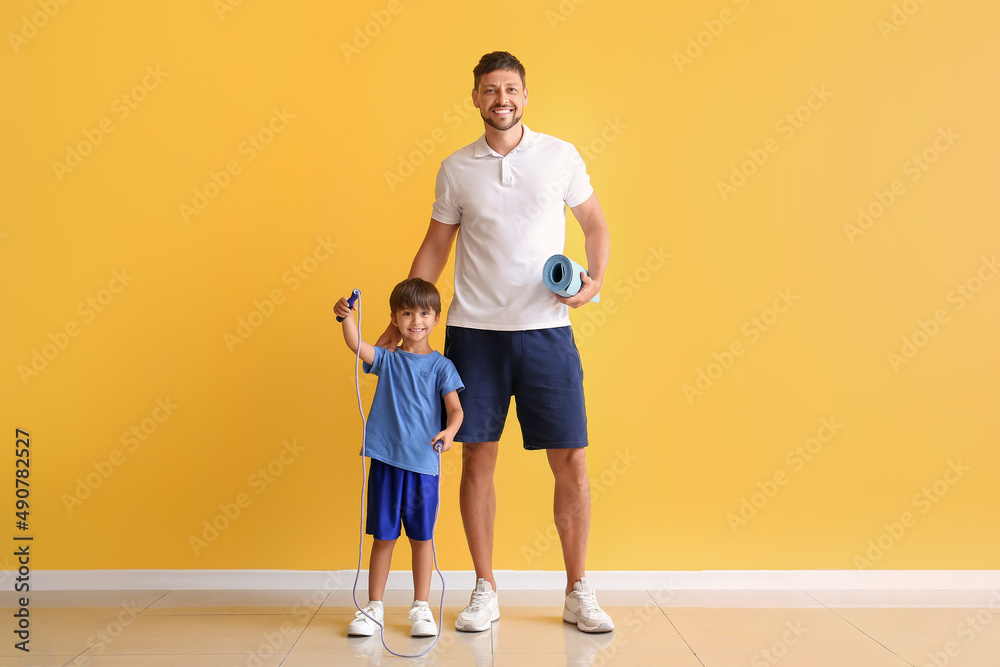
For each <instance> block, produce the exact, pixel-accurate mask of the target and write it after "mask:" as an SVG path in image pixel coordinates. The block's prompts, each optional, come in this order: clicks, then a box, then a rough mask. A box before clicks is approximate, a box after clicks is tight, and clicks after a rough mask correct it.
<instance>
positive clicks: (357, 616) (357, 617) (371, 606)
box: [347, 600, 385, 637]
mask: <svg viewBox="0 0 1000 667" xmlns="http://www.w3.org/2000/svg"><path fill="white" fill-rule="evenodd" d="M365 613H367V614H368V616H371V617H372V618H374V619H375V620H377V621H378V622H379V623H383V622H384V621H385V612H384V611H383V609H382V601H381V600H379V601H376V602H369V603H368V606H366V607H365ZM368 616H365V615H364V614H362V613H361V612H360V611H356V612H354V620H353V621H351V622H350V623H348V625H347V634H348V636H351V637H371V636H372V635H373V634H375V630H377V629H378V625H376V624H375V622H374V621H372V620H371V619H370V618H368Z"/></svg>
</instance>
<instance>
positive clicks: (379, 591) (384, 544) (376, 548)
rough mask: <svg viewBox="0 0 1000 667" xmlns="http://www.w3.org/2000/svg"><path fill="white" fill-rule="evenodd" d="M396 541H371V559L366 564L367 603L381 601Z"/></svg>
mask: <svg viewBox="0 0 1000 667" xmlns="http://www.w3.org/2000/svg"><path fill="white" fill-rule="evenodd" d="M394 546H396V540H372V557H371V561H370V562H369V564H368V601H369V602H372V601H376V600H378V601H381V600H382V596H383V595H385V583H386V581H388V580H389V566H390V565H392V548H393V547H394Z"/></svg>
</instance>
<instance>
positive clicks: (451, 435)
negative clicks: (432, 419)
mask: <svg viewBox="0 0 1000 667" xmlns="http://www.w3.org/2000/svg"><path fill="white" fill-rule="evenodd" d="M444 409H445V410H446V411H447V413H448V425H447V426H446V427H445V429H444V430H443V431H441V432H440V433H438V434H437V435H435V436H434V437H433V438H432V439H431V445H432V446H433V445H434V443H436V442H437V441H438V440H441V441H443V442H444V446H442V447H441V451H442V452H446V451H448V450H449V449H451V443H452V442H454V440H455V434H456V433H458V427H459V426H461V425H462V420H463V419H464V418H465V413H464V412H463V411H462V403H461V402H460V401H459V400H458V392H457V391H451V392H448V393H447V394H445V395H444Z"/></svg>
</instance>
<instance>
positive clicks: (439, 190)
mask: <svg viewBox="0 0 1000 667" xmlns="http://www.w3.org/2000/svg"><path fill="white" fill-rule="evenodd" d="M431 218H432V219H433V220H437V221H438V222H443V223H444V224H446V225H457V224H458V223H460V222H462V209H461V207H460V206H459V205H458V203H457V202H456V201H455V192H454V188H453V187H452V184H451V179H450V178H448V170H447V167H446V166H445V163H444V162H442V163H441V167H440V168H439V169H438V173H437V182H436V183H435V185H434V208H433V209H432V210H431Z"/></svg>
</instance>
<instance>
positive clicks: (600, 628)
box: [563, 609, 615, 634]
mask: <svg viewBox="0 0 1000 667" xmlns="http://www.w3.org/2000/svg"><path fill="white" fill-rule="evenodd" d="M563 622H564V623H570V624H571V625H575V626H576V627H577V628H579V629H580V631H581V632H589V633H592V634H596V633H600V632H612V631H613V630H614V629H615V626H614V624H612V623H599V624H598V625H596V626H593V627H591V626H588V625H586V624H581V623H580V618H579V617H578V616H577V615H576V614H574V613H573V612H571V611H569V610H568V609H566V610H563Z"/></svg>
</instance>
